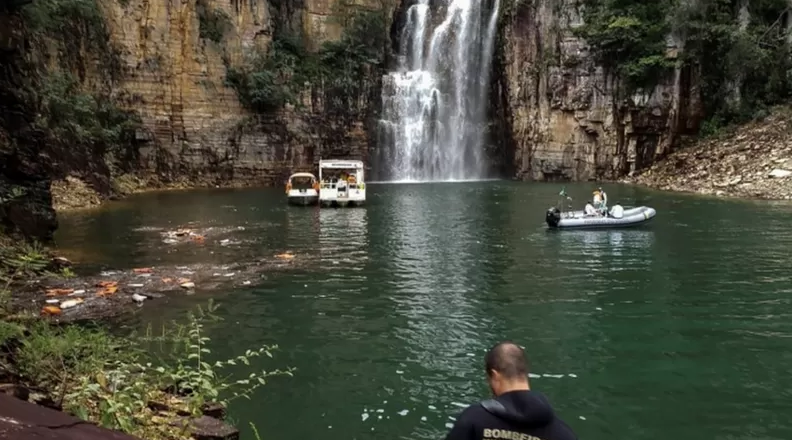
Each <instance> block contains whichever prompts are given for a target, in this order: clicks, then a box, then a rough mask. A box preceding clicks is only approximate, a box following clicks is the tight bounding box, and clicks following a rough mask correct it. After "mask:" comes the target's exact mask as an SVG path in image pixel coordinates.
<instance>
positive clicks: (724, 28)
mask: <svg viewBox="0 0 792 440" xmlns="http://www.w3.org/2000/svg"><path fill="white" fill-rule="evenodd" d="M785 11H787V3H786V2H785V1H784V0H756V1H751V2H750V3H749V4H748V10H747V12H748V14H749V17H750V19H749V20H748V21H747V22H744V23H742V24H741V23H740V16H739V2H737V1H736V0H701V1H699V2H695V4H692V5H686V6H684V7H682V6H681V7H680V8H679V9H678V10H677V12H676V15H675V17H674V22H675V25H676V31H677V32H678V33H679V34H680V35H682V36H683V37H684V38H685V41H686V43H685V62H687V63H689V64H693V65H696V66H697V67H698V68H699V72H700V75H701V96H702V101H703V105H704V111H705V115H706V116H707V117H708V120H707V121H706V123H705V125H704V127H703V130H704V133H703V134H709V132H712V131H715V130H717V128H718V127H720V126H722V125H724V124H728V123H731V122H743V121H746V120H748V119H751V118H754V117H757V116H762V115H763V114H764V113H765V112H766V109H767V107H768V106H772V105H775V104H778V103H782V102H784V101H786V100H787V99H789V97H790V94H791V93H792V58H790V55H791V54H790V45H789V43H788V42H787V41H786V35H785V34H786V32H785V29H783V26H782V24H783V23H782V14H784V12H785ZM743 25H744V28H742V26H743Z"/></svg>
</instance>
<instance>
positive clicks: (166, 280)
mask: <svg viewBox="0 0 792 440" xmlns="http://www.w3.org/2000/svg"><path fill="white" fill-rule="evenodd" d="M171 281H173V278H163V279H162V282H163V283H170V282H171Z"/></svg>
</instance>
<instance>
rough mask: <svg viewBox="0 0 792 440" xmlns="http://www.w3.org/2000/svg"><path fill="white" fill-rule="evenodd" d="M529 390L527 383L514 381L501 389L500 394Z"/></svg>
mask: <svg viewBox="0 0 792 440" xmlns="http://www.w3.org/2000/svg"><path fill="white" fill-rule="evenodd" d="M530 389H531V386H530V385H529V384H528V382H527V381H514V382H509V383H507V384H505V385H504V386H503V388H502V389H501V390H500V394H506V393H510V392H512V391H529V390H530ZM500 394H499V395H500Z"/></svg>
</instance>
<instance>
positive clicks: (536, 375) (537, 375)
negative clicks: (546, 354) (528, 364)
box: [528, 373, 542, 379]
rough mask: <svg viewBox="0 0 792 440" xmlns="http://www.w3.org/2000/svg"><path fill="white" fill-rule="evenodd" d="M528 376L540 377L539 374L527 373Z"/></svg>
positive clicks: (532, 377)
mask: <svg viewBox="0 0 792 440" xmlns="http://www.w3.org/2000/svg"><path fill="white" fill-rule="evenodd" d="M528 377H530V378H531V379H538V378H540V377H542V375H541V374H533V373H528Z"/></svg>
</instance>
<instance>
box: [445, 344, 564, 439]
mask: <svg viewBox="0 0 792 440" xmlns="http://www.w3.org/2000/svg"><path fill="white" fill-rule="evenodd" d="M484 364H485V369H486V373H487V382H489V386H490V390H492V394H493V395H494V396H495V398H494V399H490V400H485V401H483V402H481V403H477V404H475V405H470V406H469V407H467V409H465V410H464V411H463V412H462V414H460V416H459V417H458V418H457V420H456V423H454V426H453V428H451V431H450V432H449V433H448V436H447V437H446V440H486V439H510V440H577V436H576V435H575V433H574V432H573V431H572V429H571V428H570V427H569V426H567V424H566V423H564V422H563V421H562V420H561V419H560V418H558V417H557V416H556V415H555V412H554V411H553V408H552V407H551V406H550V402H549V401H548V400H547V398H546V397H545V396H544V395H543V394H541V393H539V392H537V391H532V390H531V388H530V386H529V384H528V367H527V366H526V361H525V354H524V353H523V350H522V349H521V348H520V347H519V346H517V345H516V344H513V343H511V342H501V343H500V344H497V345H496V346H494V347H492V349H490V351H489V352H488V353H487V355H486V357H485V358H484Z"/></svg>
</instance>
